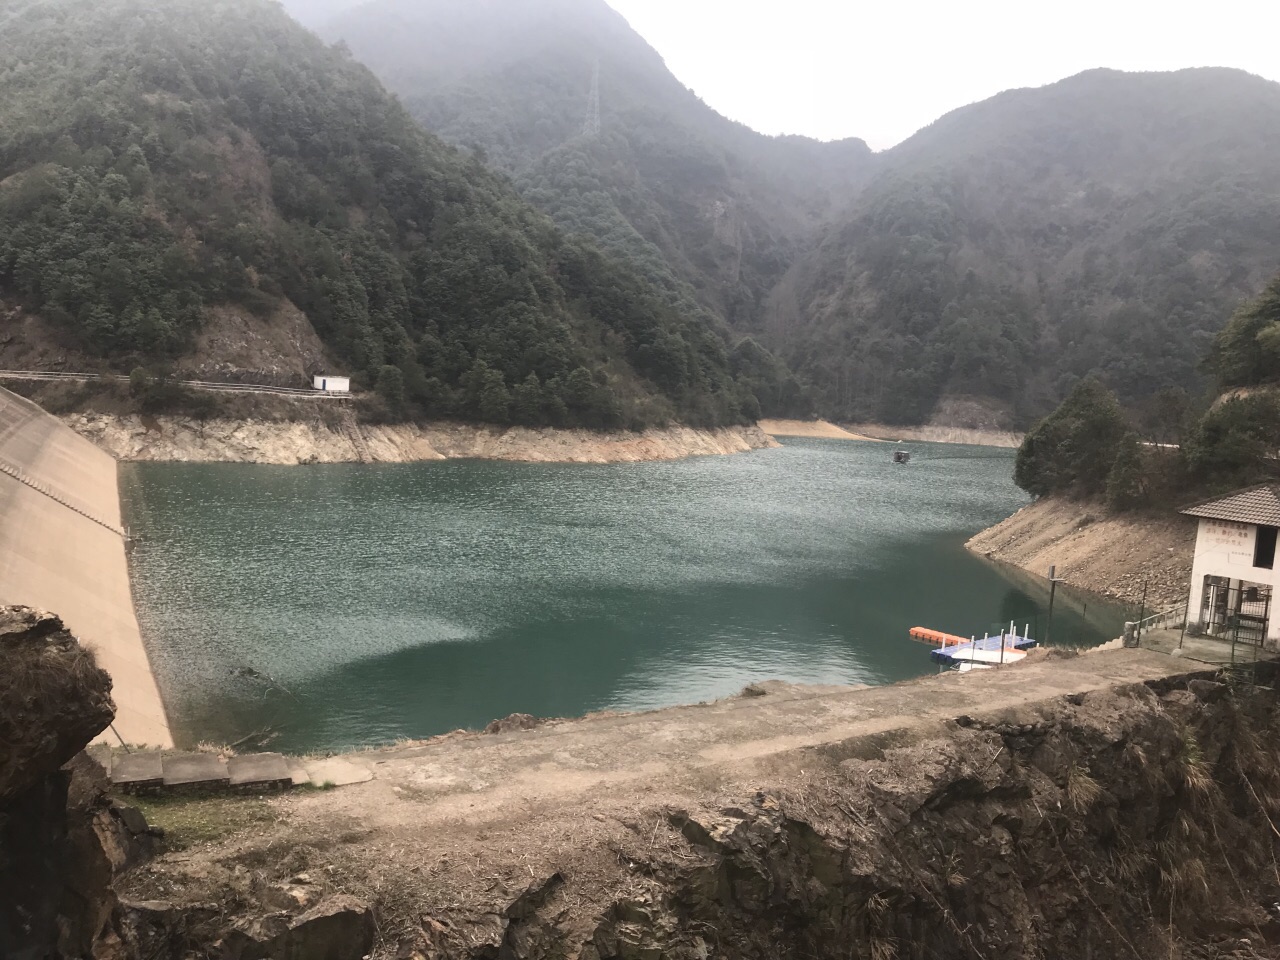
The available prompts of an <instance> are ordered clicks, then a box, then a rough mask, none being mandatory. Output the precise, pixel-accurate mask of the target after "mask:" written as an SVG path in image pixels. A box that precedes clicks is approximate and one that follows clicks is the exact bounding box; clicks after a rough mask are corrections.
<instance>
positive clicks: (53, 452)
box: [0, 389, 172, 746]
mask: <svg viewBox="0 0 1280 960" xmlns="http://www.w3.org/2000/svg"><path fill="white" fill-rule="evenodd" d="M0 604H12V605H24V606H29V607H35V608H37V609H42V610H48V611H50V612H52V613H55V614H57V615H58V616H59V617H61V618H62V619H63V621H65V623H66V624H67V626H68V627H70V628H71V630H73V631H74V632H75V633H76V634H78V635H79V636H80V637H82V638H83V639H84V641H85V642H86V645H87V646H89V647H91V648H92V649H93V650H94V652H95V653H96V654H97V657H98V663H99V664H100V665H101V666H102V668H103V669H105V670H106V671H107V672H108V673H110V674H111V679H112V682H113V685H114V687H113V692H112V696H113V698H114V699H115V702H116V711H117V713H116V722H115V725H114V730H115V733H116V734H117V735H118V738H117V737H116V736H113V735H111V734H110V733H108V735H107V736H108V737H109V738H110V739H112V740H116V741H117V742H118V740H119V739H122V740H124V741H125V742H126V743H132V744H151V745H157V746H169V745H171V743H172V737H171V736H170V733H169V723H168V720H167V719H166V716H165V710H164V703H163V701H162V700H161V697H160V691H159V688H158V687H157V686H156V682H155V678H154V676H153V675H152V672H151V664H150V661H149V660H148V658H147V651H146V648H145V646H144V645H143V642H142V635H141V632H140V631H139V629H138V621H137V618H136V617H135V615H134V609H133V596H132V593H131V591H130V588H129V568H128V561H127V559H126V557H125V536H124V531H123V529H122V526H121V518H120V498H119V490H118V487H117V483H116V462H115V460H113V459H112V458H111V456H110V455H109V454H106V453H104V452H103V451H101V450H99V449H98V448H97V447H95V446H94V445H93V444H92V443H90V442H89V441H88V440H85V439H84V438H83V437H80V436H78V435H77V434H76V433H75V432H73V431H72V430H70V429H68V428H67V427H66V426H64V425H63V424H62V423H60V422H59V421H58V420H57V419H55V418H54V417H52V416H50V415H48V414H47V413H45V412H44V411H43V410H41V409H40V408H39V407H38V406H36V405H35V404H33V403H31V402H29V401H27V400H24V399H22V398H21V397H18V396H16V395H14V394H12V393H10V392H8V391H7V390H4V389H0Z"/></svg>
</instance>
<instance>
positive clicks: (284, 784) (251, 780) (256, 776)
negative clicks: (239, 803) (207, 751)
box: [227, 753, 293, 791]
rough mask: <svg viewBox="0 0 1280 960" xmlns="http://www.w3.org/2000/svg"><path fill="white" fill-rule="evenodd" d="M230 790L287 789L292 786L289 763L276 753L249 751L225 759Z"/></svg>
mask: <svg viewBox="0 0 1280 960" xmlns="http://www.w3.org/2000/svg"><path fill="white" fill-rule="evenodd" d="M227 772H228V774H230V777H231V789H232V790H244V791H253V790H288V789H290V788H291V787H292V786H293V775H292V774H291V773H290V772H289V763H288V761H287V760H285V758H284V757H283V756H281V755H280V754H278V753H251V754H249V755H248V756H244V757H232V758H231V759H230V760H228V761H227Z"/></svg>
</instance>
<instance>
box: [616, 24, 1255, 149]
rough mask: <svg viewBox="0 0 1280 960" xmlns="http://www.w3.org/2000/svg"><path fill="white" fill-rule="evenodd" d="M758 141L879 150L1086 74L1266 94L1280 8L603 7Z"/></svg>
mask: <svg viewBox="0 0 1280 960" xmlns="http://www.w3.org/2000/svg"><path fill="white" fill-rule="evenodd" d="M608 2H609V4H610V5H611V6H612V7H613V8H614V9H615V10H617V11H618V12H619V13H621V14H622V15H623V16H624V17H626V18H627V20H628V21H629V22H630V23H631V25H632V27H634V28H635V29H636V30H637V31H638V32H639V33H640V34H641V35H643V36H644V38H645V39H646V40H648V41H649V43H650V44H651V45H652V46H653V47H654V48H655V49H657V51H658V52H659V53H660V54H662V56H663V57H664V58H665V59H666V61H667V66H668V67H669V68H670V69H671V71H672V72H673V73H674V74H675V75H676V76H677V77H679V78H680V80H681V81H682V82H683V83H684V84H685V85H686V86H688V87H690V88H692V89H693V90H694V91H695V92H696V93H697V94H698V95H699V96H701V97H702V99H703V100H705V101H706V102H707V103H708V104H710V105H711V106H712V107H714V108H715V109H716V110H718V111H720V112H721V113H723V114H725V115H726V116H728V117H731V118H732V119H734V120H740V121H742V122H743V123H745V124H747V125H748V126H751V127H754V128H755V129H756V130H759V131H761V132H762V133H769V134H779V133H801V134H806V135H808V136H811V137H818V138H819V139H823V140H833V139H838V138H841V137H850V136H853V137H861V138H863V139H864V140H866V141H867V142H868V143H869V144H871V146H872V147H873V148H875V149H877V150H880V149H884V148H886V147H891V146H893V145H894V144H895V143H898V142H899V141H901V140H903V139H905V138H906V137H908V136H910V135H911V134H912V133H914V132H915V131H916V130H918V129H919V128H920V127H922V126H925V125H926V124H928V123H930V122H932V121H933V120H936V119H937V118H938V117H940V116H941V115H942V114H944V113H946V112H947V111H949V110H952V109H954V108H956V107H960V106H963V105H965V104H967V103H973V102H974V101H976V100H983V99H985V98H987V97H989V96H992V95H993V94H996V93H999V92H1000V91H1001V90H1008V89H1010V88H1013V87H1029V86H1041V85H1043V84H1046V83H1052V82H1053V81H1055V80H1061V79H1062V78H1063V77H1068V76H1071V75H1072V74H1075V73H1079V72H1080V71H1081V70H1088V69H1090V68H1092V67H1114V68H1116V69H1120V70H1175V69H1178V68H1181V67H1200V66H1226V67H1239V68H1241V69H1244V70H1248V71H1249V72H1251V73H1256V74H1259V75H1261V76H1264V77H1267V78H1269V79H1272V80H1280V47H1278V46H1277V43H1278V42H1280V39H1278V38H1280V0H1213V2H1203V3H1188V2H1186V0H1165V2H1160V3H1156V2H1150V0H1074V2H1064V0H1057V2H1054V3H1045V2H1043V0H970V2H965V0H950V2H938V0H914V2H913V0H874V2H867V0H843V2H842V0H608Z"/></svg>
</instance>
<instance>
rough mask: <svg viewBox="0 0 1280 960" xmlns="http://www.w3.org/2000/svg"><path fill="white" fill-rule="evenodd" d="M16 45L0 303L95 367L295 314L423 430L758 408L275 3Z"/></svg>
mask: <svg viewBox="0 0 1280 960" xmlns="http://www.w3.org/2000/svg"><path fill="white" fill-rule="evenodd" d="M0 36H3V38H4V42H3V44H0V298H3V299H5V300H8V301H9V302H10V303H12V302H14V301H15V300H16V301H21V303H22V304H23V306H24V307H25V308H26V309H27V310H28V311H31V312H34V313H36V314H38V315H39V316H40V317H42V318H43V319H44V321H46V322H47V323H49V324H51V325H52V326H54V327H56V328H58V329H60V330H61V331H62V332H63V333H64V334H65V335H68V336H71V337H73V338H75V339H76V340H77V342H78V343H79V344H80V345H81V346H82V347H83V348H84V350H85V351H87V352H90V353H98V354H101V355H106V356H110V357H112V358H114V362H115V363H116V365H117V366H118V367H125V368H127V367H128V366H129V365H131V364H133V363H136V362H139V361H145V360H154V359H157V358H170V359H172V358H179V357H181V355H182V354H183V353H184V351H186V350H188V349H189V348H190V345H191V343H192V342H193V339H194V338H195V337H196V335H197V334H198V332H199V331H200V329H201V328H202V326H203V325H204V324H206V323H207V321H208V318H209V316H210V313H211V311H214V310H221V309H233V310H238V311H240V312H242V313H246V314H250V313H251V314H254V315H257V316H258V317H261V318H263V322H264V323H266V324H268V325H269V324H270V323H271V322H272V321H273V319H274V318H276V317H278V316H279V315H280V314H281V312H282V311H285V310H287V309H291V308H292V305H296V307H297V308H300V309H301V310H302V311H303V313H305V315H306V318H307V319H309V321H310V324H312V325H314V328H315V330H316V331H317V332H318V333H319V335H320V337H321V339H322V340H323V341H324V343H325V344H327V346H328V348H329V350H330V351H331V354H332V355H333V356H335V357H337V358H338V360H339V361H340V363H342V364H343V365H344V366H345V367H346V368H348V369H351V370H352V371H354V372H355V373H356V374H357V375H358V376H360V377H363V378H364V379H365V381H366V383H369V384H373V383H375V382H376V383H378V384H379V385H380V387H381V388H382V391H381V392H382V393H383V394H384V396H385V397H386V398H387V400H388V402H389V403H391V405H392V406H394V407H400V406H404V405H407V406H408V407H410V408H412V407H416V408H417V410H418V411H420V412H421V413H423V414H427V415H433V416H440V415H457V416H466V417H472V418H478V419H483V420H487V421H492V422H508V421H511V420H515V421H517V422H528V423H554V424H580V425H587V426H596V427H611V426H620V425H625V424H630V425H639V424H642V423H651V422H656V421H664V420H667V419H670V418H673V417H678V418H681V419H683V420H685V421H686V422H692V423H697V424H715V423H723V422H732V421H738V420H740V419H742V418H744V417H751V416H754V415H756V413H757V405H756V401H755V398H754V397H753V396H752V395H751V393H750V391H749V390H748V389H747V388H745V387H744V386H743V385H742V384H741V383H740V382H739V381H737V380H735V379H734V378H733V377H732V375H731V373H730V369H729V365H730V360H729V357H728V351H727V345H726V342H725V340H724V338H723V336H722V334H721V332H720V331H719V329H718V328H717V325H716V324H715V323H714V322H710V321H709V319H708V318H706V317H702V316H695V315H693V314H691V313H690V312H688V311H684V310H682V309H680V306H679V304H678V302H676V299H675V298H672V297H671V296H669V295H668V294H666V293H664V292H663V291H661V290H659V289H657V288H656V287H654V286H653V285H652V284H651V283H649V282H648V281H647V280H646V279H645V278H644V277H643V276H642V275H641V273H640V272H639V271H638V270H637V269H636V267H635V265H634V264H632V263H630V262H628V261H626V260H624V259H620V258H618V257H617V256H615V255H613V254H612V253H609V252H602V251H601V250H600V249H598V247H597V246H596V245H595V244H594V243H592V242H591V241H589V240H587V239H584V238H581V237H577V238H566V236H565V235H564V234H563V233H562V232H561V231H559V230H558V229H556V228H555V227H554V225H553V224H552V223H551V222H550V221H549V220H548V219H547V218H545V217H544V216H543V215H542V214H540V213H538V212H536V211H535V210H534V209H533V208H532V207H530V206H529V205H528V204H527V203H525V202H524V201H523V200H521V199H520V198H519V197H518V196H517V194H516V193H515V192H514V190H513V189H512V188H511V187H510V185H509V184H508V183H507V182H506V181H505V180H503V179H502V178H500V177H499V176H496V175H494V174H493V173H491V172H490V171H489V170H488V169H487V168H486V167H485V166H484V165H483V164H482V163H481V162H479V160H477V159H476V158H474V157H471V156H469V155H467V154H465V153H460V152H458V151H457V150H455V149H453V148H452V147H449V146H447V145H445V144H444V143H442V142H441V141H439V140H437V139H435V138H433V137H431V136H430V135H428V134H426V133H425V132H424V131H423V130H422V128H421V127H420V126H419V125H418V124H417V123H415V122H414V121H413V119H412V118H411V117H410V116H409V115H408V113H406V112H405V110H404V109H402V108H401V106H400V105H399V104H398V103H396V102H395V101H394V100H393V99H392V98H391V97H390V96H389V95H387V94H386V93H385V92H384V90H383V89H382V87H381V86H380V85H379V83H378V82H377V81H376V80H375V79H374V77H373V76H372V74H370V73H369V72H368V70H366V69H365V68H364V67H363V66H360V65H358V64H357V63H355V62H354V61H353V60H351V59H350V57H349V56H347V55H346V54H345V53H343V52H342V51H340V50H336V49H333V48H330V47H327V46H325V45H324V44H323V43H322V42H321V41H320V40H319V39H318V38H316V37H315V36H314V35H312V34H310V33H308V32H307V31H306V30H304V29H302V28H301V27H300V26H298V25H297V24H296V23H295V22H294V21H293V20H291V19H290V18H289V17H288V16H286V14H285V13H284V11H283V10H282V9H281V8H280V7H279V6H277V5H276V4H275V3H272V2H270V0H212V2H209V0H165V2H164V3H161V4H152V3H147V2H144V0H2V2H0ZM295 312H296V311H295ZM769 362H771V358H768V357H767V356H766V357H765V358H764V360H763V361H761V364H758V365H757V366H761V365H764V366H767V364H768V363H769Z"/></svg>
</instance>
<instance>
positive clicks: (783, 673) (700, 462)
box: [121, 440, 1124, 751]
mask: <svg viewBox="0 0 1280 960" xmlns="http://www.w3.org/2000/svg"><path fill="white" fill-rule="evenodd" d="M892 449H893V448H892V447H889V446H888V445H878V444H863V443H850V442H842V441H824V440H792V441H787V442H785V443H784V445H783V446H782V447H781V448H780V449H775V450H762V451H757V452H755V453H750V454H742V455H737V456H730V457H707V458H699V459H691V460H684V461H678V462H673V463H652V464H627V465H611V466H581V465H558V464H557V465H546V464H518V463H498V462H482V461H452V462H443V463H423V464H405V465H380V466H363V465H337V466H315V467H265V466H246V465H240V464H215V465H184V464H130V465H126V466H125V467H124V468H123V469H122V477H121V481H122V482H121V487H122V494H123V497H124V505H125V512H126V516H127V520H128V523H129V524H130V526H131V528H132V531H133V533H134V535H135V536H137V537H139V538H140V539H139V542H138V543H137V544H136V545H135V547H134V549H133V551H132V553H131V564H132V569H133V576H134V591H135V597H136V602H137V606H138V614H139V619H140V621H141V623H142V627H143V632H144V634H145V635H146V637H147V641H148V644H149V646H150V650H151V656H152V661H153V664H154V666H155V668H156V671H157V674H158V676H159V679H160V683H161V688H162V690H163V691H164V694H165V697H166V702H167V704H168V706H169V710H170V713H171V718H172V720H173V725H174V730H175V734H176V735H177V736H178V737H179V739H180V740H182V741H184V742H193V741H198V740H210V741H220V742H234V741H237V740H240V739H241V738H243V737H246V736H247V735H249V734H252V733H254V732H256V731H268V732H269V741H270V746H271V748H272V749H280V750H286V751H303V750H320V749H339V748H343V747H347V746H356V745H367V744H374V743H384V742H389V741H393V740H395V739H397V738H402V737H409V738H418V737H425V736H430V735H433V734H437V733H441V732H445V731H448V730H452V729H456V728H460V727H478V726H483V725H484V724H485V723H487V722H488V721H489V720H491V719H493V718H495V717H502V716H506V715H508V714H511V713H516V712H521V713H531V714H535V715H538V716H578V715H581V714H584V713H588V712H591V711H596V710H606V709H608V710H638V709H646V708H652V707H660V706H666V705H670V704H675V703H686V702H696V701H702V700H709V699H714V698H717V697H721V696H725V695H729V694H733V693H736V692H738V691H740V690H741V689H742V688H743V687H744V686H746V685H747V684H749V683H751V682H754V681H759V680H766V679H782V680H790V681H795V682H801V683H870V684H880V683H889V682H892V681H896V680H902V679H906V678H909V677H915V676H920V675H922V674H926V673H931V672H934V671H935V670H936V667H935V666H934V665H932V664H931V662H930V660H929V657H928V648H927V647H924V646H921V645H919V644H916V643H914V642H911V641H910V640H909V639H908V638H907V630H908V629H909V628H911V627H913V626H928V627H932V628H935V629H939V630H945V631H948V632H952V633H958V634H963V635H969V634H973V633H983V632H985V631H988V630H995V629H999V625H1000V624H1001V623H1004V624H1005V625H1007V624H1008V622H1009V621H1010V620H1013V621H1016V622H1017V624H1018V626H1019V627H1021V626H1022V625H1023V624H1024V623H1026V622H1028V621H1031V622H1033V623H1038V627H1036V628H1035V629H1038V630H1039V631H1040V633H1041V634H1042V633H1043V628H1044V614H1045V607H1046V604H1047V600H1048V593H1047V589H1046V588H1045V586H1044V585H1043V583H1042V582H1041V581H1039V580H1037V579H1036V578H1032V577H1028V576H1026V575H1025V574H1021V573H1018V572H1014V571H1008V570H1005V569H1002V568H998V567H996V566H995V565H993V564H991V563H989V562H988V561H986V560H983V559H980V558H977V557H974V556H972V555H970V554H969V553H967V552H966V551H965V550H964V548H963V544H964V541H965V540H966V539H967V538H968V537H969V536H971V535H972V534H974V533H976V532H977V531H979V530H981V529H983V528H984V527H987V526H989V525H991V524H992V523H994V522H996V521H998V520H1000V519H1002V518H1004V517H1006V516H1008V515H1009V514H1011V513H1012V512H1014V511H1015V510H1017V509H1018V508H1019V507H1021V506H1023V505H1024V504H1025V503H1026V498H1025V497H1024V495H1023V494H1022V493H1021V492H1020V491H1018V490H1017V489H1016V488H1015V487H1014V485H1013V483H1012V480H1011V475H1012V467H1013V457H1012V452H1011V451H1008V452H1005V451H999V450H992V449H989V448H976V447H958V446H942V445H930V444H913V445H911V449H912V451H913V453H914V459H913V461H912V463H911V464H910V465H909V466H906V467H901V466H895V465H893V464H892V463H890V462H889V460H890V455H891V453H892ZM1123 619H1124V614H1123V611H1121V610H1120V609H1119V608H1118V607H1115V606H1113V605H1110V604H1106V603H1103V602H1101V601H1099V600H1096V599H1089V598H1084V597H1079V596H1076V595H1073V594H1071V593H1069V592H1064V591H1060V592H1059V601H1058V605H1057V607H1056V608H1055V616H1054V627H1053V633H1054V637H1055V640H1057V641H1059V642H1063V643H1070V644H1081V645H1083V644H1094V643H1099V642H1102V641H1104V640H1108V639H1111V638H1112V637H1115V636H1117V635H1118V634H1119V632H1120V627H1121V623H1122V621H1123ZM1035 629H1033V632H1035Z"/></svg>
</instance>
